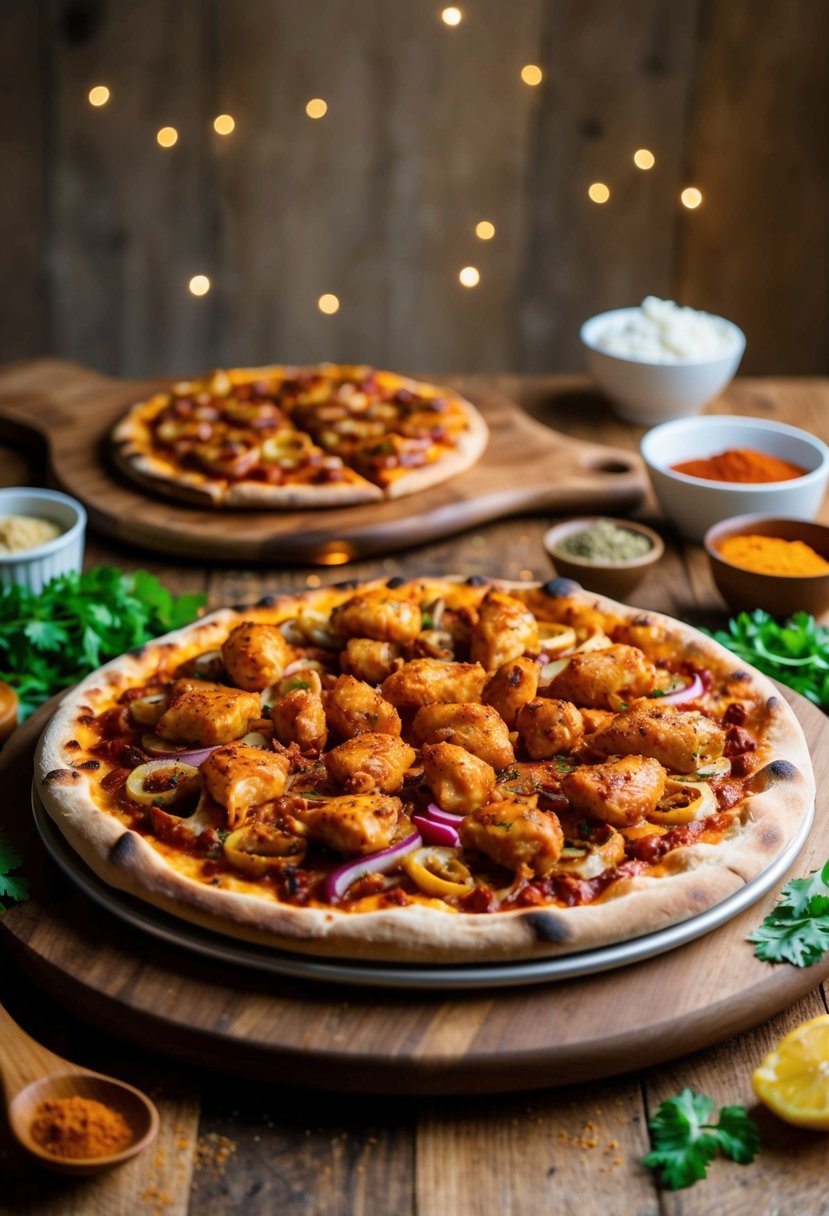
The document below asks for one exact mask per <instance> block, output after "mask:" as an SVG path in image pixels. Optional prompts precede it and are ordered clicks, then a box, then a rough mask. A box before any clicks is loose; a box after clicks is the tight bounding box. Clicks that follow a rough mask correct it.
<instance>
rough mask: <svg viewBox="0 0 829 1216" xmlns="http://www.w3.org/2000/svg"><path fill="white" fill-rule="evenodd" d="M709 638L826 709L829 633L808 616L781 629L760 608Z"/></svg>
mask: <svg viewBox="0 0 829 1216" xmlns="http://www.w3.org/2000/svg"><path fill="white" fill-rule="evenodd" d="M706 632H707V631H706ZM711 637H713V638H714V640H715V641H717V642H721V643H722V645H723V646H727V647H728V649H729V650H732V651H733V652H734V654H736V655H739V657H740V658H741V659H744V660H745V662H746V663H751V665H752V666H753V667H757V668H759V670H760V671H762V672H765V674H766V675H767V676H773V677H774V679H776V680H779V681H780V683H781V684H788V686H789V687H790V688H793V689H794V690H795V691H796V692H799V693H801V694H802V695H803V696H804V697H808V698H809V700H810V701H814V703H815V705H823V706H829V629H827V628H825V626H823V625H818V623H817V622H816V621H815V618H814V617H813V616H810V615H809V614H808V612H797V613H795V615H794V616H793V617H791V618H790V619H789V620H788V621H786V622H785V623H784V624H782V625H781V624H780V622H779V621H776V620H775V619H774V617H773V616H770V615H769V613H768V612H763V611H762V609H760V608H757V609H755V611H754V612H741V613H740V615H739V616H737V617H735V618H734V619H733V620H730V621H729V622H728V627H727V629H720V630H718V631H717V632H716V633H712V634H711Z"/></svg>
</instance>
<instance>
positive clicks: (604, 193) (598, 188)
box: [587, 182, 610, 203]
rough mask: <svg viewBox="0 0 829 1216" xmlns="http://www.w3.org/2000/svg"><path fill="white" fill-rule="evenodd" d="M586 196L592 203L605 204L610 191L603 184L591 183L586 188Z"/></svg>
mask: <svg viewBox="0 0 829 1216" xmlns="http://www.w3.org/2000/svg"><path fill="white" fill-rule="evenodd" d="M587 194H588V196H589V198H590V199H591V200H592V201H593V202H594V203H606V202H607V200H608V199H609V198H610V190H609V189H608V188H607V186H606V185H605V184H604V182H593V184H592V186H590V187H588V190H587Z"/></svg>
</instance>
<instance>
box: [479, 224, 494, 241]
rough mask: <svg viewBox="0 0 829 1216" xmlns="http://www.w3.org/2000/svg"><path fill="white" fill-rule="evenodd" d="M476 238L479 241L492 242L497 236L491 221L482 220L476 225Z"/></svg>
mask: <svg viewBox="0 0 829 1216" xmlns="http://www.w3.org/2000/svg"><path fill="white" fill-rule="evenodd" d="M475 236H476V237H477V238H478V240H479V241H491V240H492V238H493V237H494V236H495V225H494V224H490V222H489V220H481V221H480V222H479V223H477V224H476V225H475Z"/></svg>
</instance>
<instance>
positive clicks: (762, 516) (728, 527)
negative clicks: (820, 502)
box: [702, 511, 829, 585]
mask: <svg viewBox="0 0 829 1216" xmlns="http://www.w3.org/2000/svg"><path fill="white" fill-rule="evenodd" d="M762 524H806V525H808V526H809V527H812V528H821V529H822V530H823V531H824V532H825V533H826V539H827V545H829V525H827V524H822V523H820V522H819V521H818V520H815V519H801V518H800V517H799V516H797V515H769V514H768V512H766V511H762V512H760V511H753V512H750V513H749V514H747V515H731V516H729V518H728V519H721V520H720V521H719V522H718V523H716V524H712V525H711V527H710V528H708V529H707V531H706V533H705V536H704V537H703V538H702V543H703V547H704V549H705V552H706V553H707V554H708V556H709V558H710V559H711V561H712V562H719V563H720V564H721V565H723V566H727V567H728V569H729V570H737V571H739V573H740V574H745V575H751V576H752V577H753V578H762V579H768V580H769V582H797V583H798V584H800V585H802V584H803V583H808V582H810V581H812V580H819V579H829V570H824V571H823V572H822V573H821V574H769V573H768V572H767V571H765V570H748V569H746V567H745V566H738V565H737V563H736V562H730V561H729V560H728V558H727V557H723V555H722V553H720V551H719V549H717V548H716V546H715V544H714V541H715V540H722V539H723V538H724V537H726V536H744V535H749V532H748V530H749V529H750V528H751V527H752V526H754V527H757V526H758V525H762ZM715 534H716V535H715ZM792 539H794V538H792ZM804 543H806V544H808V543H809V542H808V541H806V542H804Z"/></svg>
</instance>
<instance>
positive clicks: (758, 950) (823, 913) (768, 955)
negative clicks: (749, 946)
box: [748, 861, 829, 967]
mask: <svg viewBox="0 0 829 1216" xmlns="http://www.w3.org/2000/svg"><path fill="white" fill-rule="evenodd" d="M748 940H749V941H750V942H754V953H755V955H756V956H757V958H759V959H762V960H763V962H766V963H791V964H792V965H793V966H795V967H811V966H813V964H814V963H819V962H820V960H821V959H822V958H823V956H824V955H825V954H826V952H827V950H829V861H827V862H826V864H825V865H824V866H823V869H822V870H820V871H817V870H816V871H815V872H814V873H813V874H811V875H809V877H807V878H793V879H792V881H791V882H787V883H786V885H785V887H784V888H783V890H782V891H781V892H780V900H779V902H778V904H777V905H776V907H775V908H774V909H773V910H772V911H771V912H770V913H769V915H768V916H767V917H766V918H765V919H764V920H763V923H762V924H761V925H760V927H759V928H758V929H755V930H754V932H753V933H749V935H748Z"/></svg>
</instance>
